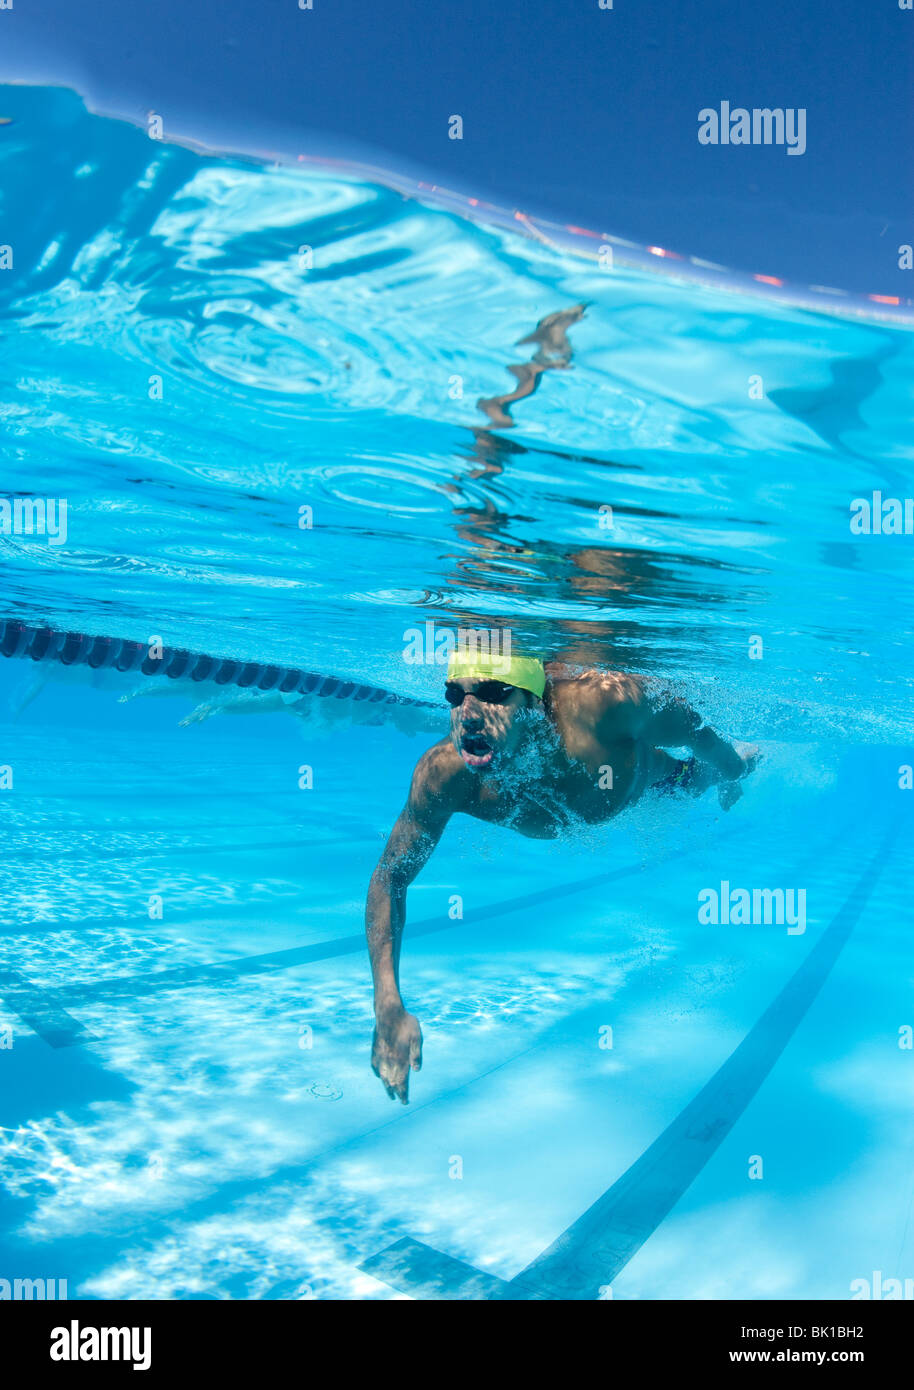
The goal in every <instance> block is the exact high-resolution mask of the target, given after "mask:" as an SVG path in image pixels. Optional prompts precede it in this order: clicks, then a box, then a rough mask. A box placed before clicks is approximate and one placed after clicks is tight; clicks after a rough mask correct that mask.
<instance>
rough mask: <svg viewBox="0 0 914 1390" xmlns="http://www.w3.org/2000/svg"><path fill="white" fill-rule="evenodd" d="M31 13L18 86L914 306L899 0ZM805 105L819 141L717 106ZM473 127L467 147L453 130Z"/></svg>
mask: <svg viewBox="0 0 914 1390" xmlns="http://www.w3.org/2000/svg"><path fill="white" fill-rule="evenodd" d="M313 4H314V8H313V10H311V11H302V10H300V9H299V8H298V3H297V0H256V3H255V0H155V3H154V4H149V5H142V6H141V5H130V6H124V4H123V0H81V3H80V4H79V5H74V4H73V3H72V0H31V3H29V4H26V3H25V0H14V8H13V9H12V10H7V11H2V12H0V40H2V42H0V75H2V76H3V77H6V78H12V77H16V78H28V79H38V78H40V79H44V80H52V81H58V82H64V83H67V84H69V85H73V86H75V87H77V88H78V89H79V90H81V91H82V92H83V93H84V94H86V95H87V96H88V97H89V98H90V100H91V101H92V103H93V104H94V105H95V106H97V107H101V108H104V109H107V110H112V111H116V112H119V113H122V114H125V115H129V116H131V117H134V118H143V117H144V116H145V113H146V112H147V111H148V110H149V109H154V110H156V111H158V112H160V113H161V114H163V116H164V118H165V121H166V129H167V130H170V131H172V132H175V133H181V134H186V135H194V134H196V135H197V136H198V137H200V138H208V139H210V140H219V139H221V140H223V141H224V142H226V143H228V144H231V143H232V141H233V140H237V139H244V140H245V141H246V143H248V144H251V143H258V142H263V143H265V144H267V145H269V146H270V147H271V148H279V147H283V148H290V149H291V148H294V147H300V146H304V147H306V148H310V149H314V150H327V151H330V150H335V151H340V150H348V151H350V152H353V153H368V154H369V155H372V156H373V157H374V158H376V159H380V162H382V163H385V164H392V165H400V164H402V163H404V162H408V163H409V164H411V165H414V166H418V167H419V168H420V169H422V170H425V171H427V172H429V173H431V174H432V175H434V176H435V177H436V178H438V179H440V181H441V182H444V183H450V184H452V185H455V186H459V187H461V188H462V189H464V190H465V191H468V192H471V193H479V194H481V195H482V196H486V195H488V196H491V197H494V198H496V199H497V200H498V201H500V202H505V203H508V204H514V205H516V206H518V207H521V208H525V209H528V210H532V211H540V212H545V213H552V214H555V215H558V216H559V217H560V218H561V219H562V220H568V221H572V222H575V223H580V224H583V225H588V226H592V227H594V228H595V229H597V230H600V231H606V232H611V233H615V234H617V235H621V236H627V237H630V238H631V239H633V240H635V241H639V242H645V243H647V242H650V243H654V244H659V245H662V246H667V247H669V248H672V249H674V250H679V251H685V252H688V253H691V254H694V255H699V256H704V257H706V258H708V259H710V260H715V261H720V262H722V263H724V264H728V265H733V266H736V267H738V268H740V269H745V270H755V271H761V272H763V273H766V274H774V275H779V276H782V277H785V278H788V279H790V280H794V281H798V282H805V283H816V284H826V285H837V286H840V287H843V288H849V289H855V290H862V291H870V292H875V293H882V294H899V295H902V296H908V297H909V296H911V294H912V287H914V271H904V270H900V269H899V268H898V246H899V245H900V244H902V243H906V242H911V241H914V182H912V179H911V172H912V153H911V152H912V149H914V138H912V137H914V101H912V98H911V93H912V91H914V11H905V10H901V9H900V8H899V0H757V3H756V2H755V0H700V3H699V2H698V0H614V7H613V9H612V10H601V9H600V8H599V0H434V3H430V0H313ZM722 100H727V101H729V102H730V103H731V105H732V106H745V107H750V108H751V107H753V106H762V107H784V108H788V107H794V108H800V107H802V108H804V109H805V110H806V112H807V150H806V153H805V154H804V155H802V156H799V157H796V156H794V157H792V156H789V155H788V154H787V151H786V149H785V148H784V147H775V146H768V147H753V146H745V147H736V146H730V147H723V146H717V147H714V146H701V145H699V143H698V139H697V130H698V112H699V110H700V109H702V108H704V107H716V106H719V104H720V102H721V101H722ZM455 113H456V114H459V115H461V116H462V117H463V122H464V138H463V140H461V141H456V140H449V139H448V136H447V122H448V117H449V116H451V115H453V114H455Z"/></svg>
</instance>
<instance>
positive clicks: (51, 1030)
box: [0, 831, 739, 1047]
mask: <svg viewBox="0 0 914 1390" xmlns="http://www.w3.org/2000/svg"><path fill="white" fill-rule="evenodd" d="M738 833H739V832H738V831H732V832H730V834H731V835H733V834H738ZM721 838H723V837H721ZM701 848H702V846H700V845H698V846H695V847H694V848H692V849H680V850H674V851H673V852H672V854H668V855H667V856H666V857H665V858H664V859H662V860H660V861H659V866H660V867H662V865H664V864H667V863H670V862H671V861H673V860H676V859H682V858H686V857H688V855H690V854H694V853H697V852H698V851H699V850H700V849H701ZM656 867H658V864H657V863H654V864H651V865H644V864H625V865H622V866H621V867H620V868H618V869H612V870H610V871H609V872H608V873H605V874H596V875H594V876H592V877H590V878H582V879H579V880H578V881H577V882H576V883H569V884H562V885H561V886H560V887H559V889H558V890H556V889H555V888H546V889H541V890H538V891H537V892H535V893H527V894H524V895H523V896H522V897H518V898H506V899H503V900H502V901H500V902H495V903H490V904H489V905H488V906H486V907H482V908H478V909H477V910H476V911H471V912H468V913H467V914H466V915H465V916H464V917H463V918H462V919H451V918H450V917H447V916H444V915H443V914H442V915H441V916H438V917H426V918H424V919H423V920H421V921H419V922H415V923H412V924H410V925H408V927H407V931H408V932H409V935H410V936H411V937H417V936H430V935H433V934H434V933H435V932H440V931H450V930H451V929H452V928H454V927H458V926H461V925H469V926H471V927H472V926H475V925H476V923H477V922H485V921H488V920H489V919H490V918H492V917H503V916H507V915H508V914H510V913H512V912H519V911H523V910H524V909H526V908H528V907H535V906H539V905H541V904H542V903H546V902H551V901H553V900H554V899H555V897H556V892H557V891H558V892H559V893H560V894H561V896H562V898H564V897H566V896H569V895H570V894H572V893H582V892H585V891H586V890H587V889H590V888H597V887H600V886H602V885H603V884H607V883H614V882H615V881H616V880H617V879H622V878H628V877H630V876H631V875H633V874H639V873H642V872H645V871H646V869H647V868H656ZM201 915H204V914H201ZM205 915H206V916H212V912H207V913H206V914H205ZM3 934H7V933H3ZM364 950H365V933H364V932H358V933H357V934H354V935H352V936H338V937H336V938H334V939H333V940H330V941H318V942H315V943H314V944H313V945H311V946H291V947H287V948H286V949H284V950H282V951H267V952H264V953H263V954H261V955H256V956H241V957H237V958H236V959H234V960H229V961H220V962H217V963H215V964H213V965H181V966H175V967H173V968H172V969H168V970H155V971H153V972H152V973H150V974H146V975H114V976H112V977H111V978H109V979H107V980H93V981H91V982H89V983H86V984H82V985H61V986H59V987H49V988H42V987H40V986H38V985H35V984H33V983H32V981H30V980H28V979H26V977H25V976H23V975H19V974H16V973H15V972H10V971H7V972H5V973H4V972H2V971H0V1003H2V1004H4V1005H5V1006H6V1007H7V1008H9V1009H10V1010H11V1012H13V1013H16V1014H18V1016H19V1017H20V1018H21V1019H23V1021H24V1022H26V1023H28V1025H29V1027H30V1028H33V1029H34V1031H35V1032H36V1033H37V1034H38V1036H39V1037H41V1038H44V1039H45V1041H46V1042H51V1039H52V1038H53V1039H54V1041H53V1042H52V1043H51V1045H52V1046H53V1047H72V1046H74V1045H75V1044H77V1043H81V1042H85V1041H86V1040H87V1039H88V1038H90V1037H91V1036H92V1035H91V1034H89V1032H88V1031H87V1030H86V1029H84V1028H83V1026H82V1024H81V1023H79V1022H77V1021H76V1020H74V1019H70V1018H69V1015H68V1014H67V1013H66V1012H65V1010H66V1009H68V1008H78V1007H79V1006H80V1005H84V1004H94V1003H97V1002H99V1001H107V1000H112V1001H114V1000H118V999H140V998H145V997H148V996H149V995H151V994H157V993H159V991H160V990H169V989H186V988H187V987H188V986H189V985H204V986H206V985H215V984H219V983H220V982H221V981H223V980H234V979H239V978H242V977H244V976H248V975H262V974H270V973H272V972H273V971H277V970H290V969H292V968H293V967H295V966H299V965H310V964H312V963H314V962H316V961H321V960H332V959H334V958H335V957H337V956H344V955H353V954H355V953H356V952H358V951H364ZM5 982H6V983H5ZM17 1000H18V1001H19V1002H20V1003H23V1004H24V1005H26V1006H27V1007H28V1011H29V1012H28V1017H26V1015H25V1013H23V1012H22V1011H21V1010H20V1009H19V1008H18V1007H17V1002H16V1001H17ZM42 1000H44V1001H46V1006H45V1007H44V1008H43V1007H42ZM67 1019H69V1023H70V1025H71V1026H69V1027H68V1026H67V1023H66V1021H65V1020H67Z"/></svg>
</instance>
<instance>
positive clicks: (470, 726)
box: [444, 676, 529, 772]
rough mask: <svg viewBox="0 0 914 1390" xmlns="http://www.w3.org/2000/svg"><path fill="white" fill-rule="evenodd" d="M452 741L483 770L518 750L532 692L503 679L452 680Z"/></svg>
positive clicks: (449, 697) (449, 692) (475, 768)
mask: <svg viewBox="0 0 914 1390" xmlns="http://www.w3.org/2000/svg"><path fill="white" fill-rule="evenodd" d="M444 693H445V698H446V699H447V702H448V704H449V705H450V706H451V741H452V742H453V744H454V747H455V748H456V749H457V752H458V753H459V754H460V757H461V759H462V761H463V763H464V764H465V766H466V767H468V768H470V769H471V770H472V771H473V772H482V771H484V770H485V769H486V768H488V767H491V766H492V764H493V763H494V762H496V761H504V760H505V759H506V758H509V757H510V756H511V754H512V753H514V752H515V750H516V749H517V746H518V744H519V743H520V740H521V737H522V735H523V731H524V712H525V711H526V709H527V702H528V698H529V697H528V695H527V692H526V691H525V690H519V689H518V687H517V686H516V685H506V684H505V682H504V681H499V680H477V679H476V678H475V677H473V676H468V677H467V678H466V679H464V680H449V681H448V683H447V685H446V686H445V688H444Z"/></svg>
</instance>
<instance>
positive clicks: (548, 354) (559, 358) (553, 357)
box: [476, 304, 587, 429]
mask: <svg viewBox="0 0 914 1390" xmlns="http://www.w3.org/2000/svg"><path fill="white" fill-rule="evenodd" d="M586 308H587V305H586V304H575V305H574V306H573V307H572V308H571V309H559V310H557V311H556V312H555V313H553V314H547V315H546V317H545V318H542V319H540V321H539V323H538V324H537V325H536V327H535V328H534V330H533V332H532V333H528V334H527V336H526V337H525V338H519V339H518V342H517V346H518V347H520V346H522V345H523V344H524V343H536V344H537V350H536V352H535V353H534V354H533V356H532V357H531V359H530V360H529V362H515V363H514V364H513V365H512V366H510V367H509V368H508V371H509V372H510V373H511V375H512V376H515V377H517V383H518V384H517V386H516V387H515V389H514V390H513V391H509V392H508V393H507V394H506V395H503V396H490V397H480V399H479V400H478V401H477V402H476V405H477V407H478V409H479V410H482V411H484V413H485V414H486V415H488V417H489V419H490V420H491V421H492V424H493V425H494V426H495V427H496V428H497V429H511V428H512V426H513V425H514V421H513V420H512V418H511V415H510V413H509V410H508V407H509V406H511V405H513V404H514V403H515V402H516V401H521V400H523V399H524V397H525V396H532V395H533V392H534V391H535V390H536V388H537V387H538V386H539V383H540V377H541V376H542V374H543V372H548V371H551V370H554V369H559V370H564V369H565V368H567V367H570V366H571V358H572V348H571V343H570V342H569V340H568V335H567V331H566V330H567V329H568V328H570V326H571V325H572V324H573V323H577V322H578V320H579V319H582V318H583V317H584V311H585V309H586Z"/></svg>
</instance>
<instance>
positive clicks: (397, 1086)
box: [365, 648, 757, 1105]
mask: <svg viewBox="0 0 914 1390" xmlns="http://www.w3.org/2000/svg"><path fill="white" fill-rule="evenodd" d="M445 696H446V698H447V701H448V704H449V705H450V706H451V728H450V734H449V736H448V737H447V738H443V739H441V740H440V741H439V742H438V743H436V744H435V745H434V747H433V748H430V749H429V750H428V752H426V753H424V754H423V755H422V757H421V758H420V759H419V761H418V763H417V764H416V767H415V770H414V772H413V777H412V783H411V785H410V789H409V796H408V798H407V802H406V805H405V806H404V808H403V810H402V811H401V813H400V816H399V818H398V820H397V822H396V824H395V826H394V828H393V830H392V831H391V833H390V838H389V840H388V842H387V845H386V847H385V849H384V852H383V854H382V855H381V858H380V860H379V861H378V865H377V868H376V869H375V871H374V873H373V874H372V877H371V883H370V885H369V889H368V902H367V906H366V912H365V918H366V922H365V925H366V934H367V938H368V950H369V954H370V957H371V969H372V976H373V979H374V1007H375V1031H374V1039H373V1042H372V1057H371V1065H372V1070H373V1071H374V1072H375V1074H376V1075H377V1076H378V1077H380V1079H381V1081H382V1082H383V1084H384V1088H385V1090H386V1091H387V1094H388V1095H389V1096H390V1097H391V1098H392V1099H393V1097H395V1096H396V1097H399V1099H400V1100H401V1101H402V1102H403V1104H404V1105H405V1104H407V1102H408V1099H409V1073H410V1070H413V1071H418V1070H419V1068H420V1066H421V1064H422V1032H421V1030H420V1027H419V1021H418V1019H416V1018H415V1017H414V1016H413V1015H412V1014H410V1013H407V1011H406V1009H405V1008H404V1006H403V1000H402V998H401V995H400V983H399V974H400V969H399V967H400V946H401V942H402V939H403V929H404V925H405V921H406V890H407V888H408V887H409V885H410V883H412V881H413V879H414V878H415V877H416V875H417V874H418V873H419V870H420V869H421V868H422V867H423V866H424V865H425V864H426V863H427V862H428V860H429V858H430V856H431V854H432V851H433V850H434V848H435V846H436V845H437V843H438V841H439V840H440V838H441V835H442V832H443V830H444V827H445V826H446V825H447V823H448V821H449V819H450V818H451V816H453V815H454V814H455V813H456V812H463V814H464V815H468V816H475V817H476V818H477V820H484V821H490V822H492V823H493V824H495V825H505V826H508V827H510V829H512V830H517V831H518V832H519V833H520V834H521V835H527V836H532V837H534V838H537V839H551V838H553V837H554V836H556V835H558V834H559V833H560V832H561V831H562V830H566V829H568V828H570V827H571V826H573V825H574V823H575V822H577V823H579V824H580V823H584V824H588V825H595V824H598V823H599V822H601V821H606V820H611V819H612V817H613V816H616V815H618V814H619V812H620V811H622V810H624V809H625V808H626V807H628V806H631V805H633V804H634V803H635V802H636V801H637V800H638V798H639V797H640V796H641V795H642V794H643V793H644V792H645V791H647V790H648V789H649V788H652V787H653V788H655V789H657V790H658V791H661V792H683V793H686V794H688V795H691V796H700V795H701V793H702V792H704V791H706V790H707V789H708V788H709V787H711V786H712V785H717V787H718V795H719V799H720V802H721V805H722V806H723V807H724V808H725V809H728V808H729V807H730V806H731V805H732V804H733V802H734V801H735V800H736V799H737V798H738V797H739V796H740V795H741V788H740V787H739V785H738V783H739V780H740V779H741V778H742V777H744V776H746V774H747V773H749V772H751V771H752V769H753V767H754V766H755V763H756V761H757V749H755V748H751V747H749V746H747V745H736V746H734V745H732V744H730V743H727V742H726V740H724V739H722V738H721V737H720V736H719V735H718V734H716V733H715V732H714V730H713V729H710V728H708V727H706V726H703V724H702V720H701V717H700V716H699V715H698V714H697V713H696V712H695V710H693V709H691V708H690V707H689V705H688V704H686V703H685V702H684V701H682V700H677V699H673V698H670V697H668V696H664V695H663V694H662V693H661V692H660V691H659V688H657V687H655V686H654V683H653V682H651V681H650V680H649V679H647V678H645V677H640V676H631V675H625V674H623V673H622V672H618V671H596V670H582V669H581V668H579V667H570V666H566V665H564V664H562V663H560V662H549V663H548V664H547V665H546V666H544V665H543V663H542V662H540V661H536V660H533V659H531V658H528V657H518V656H514V657H510V658H507V659H506V658H504V657H498V656H486V655H477V654H475V653H471V652H465V651H462V650H461V649H459V648H458V649H457V651H455V652H454V654H453V655H452V656H451V660H450V663H449V665H448V674H447V683H446V685H445ZM680 747H685V748H687V749H689V750H690V752H691V754H692V756H691V757H690V758H688V759H686V760H680V759H676V758H673V757H671V756H670V755H669V754H668V753H666V752H664V751H663V749H664V748H680Z"/></svg>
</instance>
